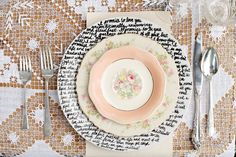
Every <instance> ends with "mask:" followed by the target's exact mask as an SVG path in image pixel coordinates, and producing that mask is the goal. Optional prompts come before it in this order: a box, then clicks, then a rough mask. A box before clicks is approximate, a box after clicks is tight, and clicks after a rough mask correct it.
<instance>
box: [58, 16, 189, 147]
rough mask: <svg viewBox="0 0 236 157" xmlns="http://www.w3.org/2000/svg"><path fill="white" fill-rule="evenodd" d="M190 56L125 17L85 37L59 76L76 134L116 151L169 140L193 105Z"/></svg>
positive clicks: (94, 28)
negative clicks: (189, 104)
mask: <svg viewBox="0 0 236 157" xmlns="http://www.w3.org/2000/svg"><path fill="white" fill-rule="evenodd" d="M191 90H192V78H191V71H190V66H189V63H188V61H187V57H186V53H185V52H183V51H182V49H181V47H180V46H179V44H178V43H177V42H176V40H175V39H174V38H173V37H172V36H171V35H169V34H168V33H166V32H165V31H164V30H162V28H161V27H159V26H156V25H154V24H152V23H150V22H147V21H145V20H142V19H137V18H130V17H119V18H112V19H107V20H104V21H101V22H99V23H97V24H94V25H93V26H91V27H89V28H87V29H85V30H84V31H83V32H82V33H81V34H80V35H79V36H78V37H77V38H76V39H75V40H74V41H73V42H72V43H71V45H70V46H69V48H68V49H67V51H66V53H65V55H64V57H63V59H62V63H61V66H60V69H59V74H58V94H59V100H60V105H61V106H62V109H63V112H64V114H65V116H66V118H67V119H68V121H69V122H70V124H71V125H72V126H73V127H74V129H75V130H76V131H77V132H78V133H79V134H80V135H81V136H82V137H84V138H85V139H86V140H88V141H90V142H91V143H93V144H95V145H97V146H99V147H102V148H105V149H109V150H116V151H127V150H138V149H140V148H141V147H145V146H148V145H150V144H151V143H153V142H159V140H160V139H162V138H165V137H166V136H168V135H169V134H170V133H171V132H172V131H173V130H174V129H175V128H176V127H177V125H178V123H179V122H180V121H181V119H182V117H183V114H184V111H185V110H186V107H187V105H188V103H189V100H190V97H191Z"/></svg>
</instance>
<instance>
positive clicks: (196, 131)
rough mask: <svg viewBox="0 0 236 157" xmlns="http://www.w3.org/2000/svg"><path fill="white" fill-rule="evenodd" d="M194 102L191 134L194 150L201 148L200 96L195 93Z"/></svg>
mask: <svg viewBox="0 0 236 157" xmlns="http://www.w3.org/2000/svg"><path fill="white" fill-rule="evenodd" d="M194 101H195V114H194V122H193V134H192V142H193V145H194V148H195V149H196V150H198V149H199V147H200V146H201V127H200V123H201V120H200V119H201V118H200V96H199V94H197V93H195V95H194Z"/></svg>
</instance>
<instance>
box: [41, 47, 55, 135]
mask: <svg viewBox="0 0 236 157" xmlns="http://www.w3.org/2000/svg"><path fill="white" fill-rule="evenodd" d="M40 62H41V70H42V76H43V77H44V79H45V87H46V97H45V114H44V125H43V133H44V136H50V135H51V132H52V128H51V117H50V108H49V98H48V82H49V79H50V78H51V77H52V76H53V62H52V54H51V50H50V48H49V47H44V48H42V49H41V52H40Z"/></svg>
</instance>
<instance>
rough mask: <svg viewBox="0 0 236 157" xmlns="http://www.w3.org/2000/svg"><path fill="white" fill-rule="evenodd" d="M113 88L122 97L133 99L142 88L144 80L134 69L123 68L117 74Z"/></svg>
mask: <svg viewBox="0 0 236 157" xmlns="http://www.w3.org/2000/svg"><path fill="white" fill-rule="evenodd" d="M112 88H113V91H114V92H115V93H116V94H117V95H118V96H119V97H120V98H121V99H131V98H132V97H134V96H137V95H138V94H139V93H140V91H141V90H142V80H141V78H140V76H139V75H138V74H137V73H135V72H134V71H133V70H127V69H123V70H122V71H120V72H119V73H118V74H116V76H115V78H114V80H113V87H112Z"/></svg>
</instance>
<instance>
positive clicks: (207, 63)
mask: <svg viewBox="0 0 236 157" xmlns="http://www.w3.org/2000/svg"><path fill="white" fill-rule="evenodd" d="M218 69H219V59H218V55H217V52H216V50H215V49H214V48H208V49H207V50H206V52H205V53H204V54H203V56H202V60H201V70H202V72H203V74H204V75H205V77H206V79H207V82H208V84H209V109H208V121H207V131H208V135H209V136H210V137H212V136H213V135H214V134H215V127H214V113H213V104H212V94H211V91H212V84H211V79H212V77H213V76H214V75H215V74H216V73H217V72H218Z"/></svg>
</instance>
